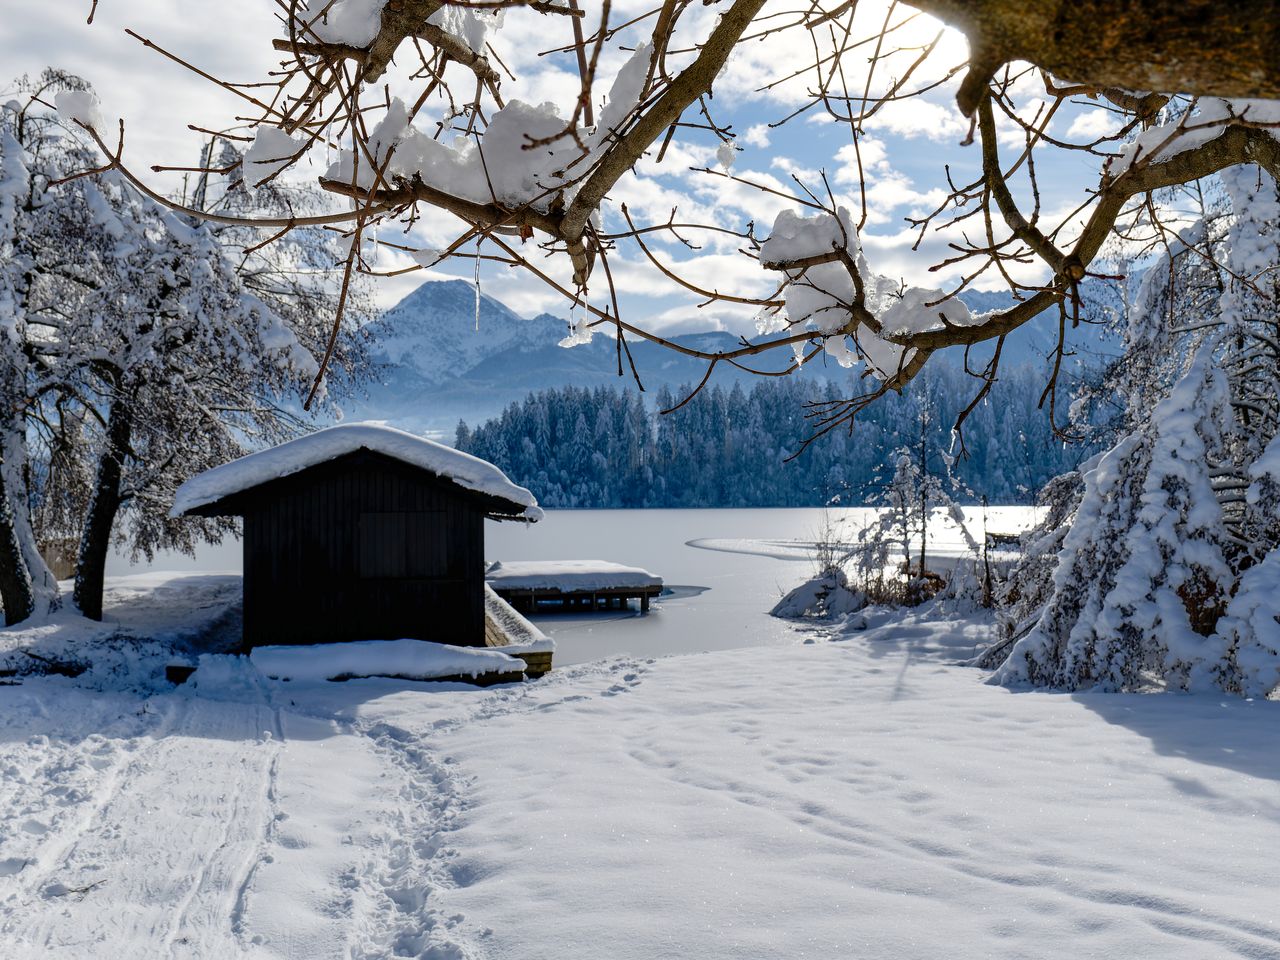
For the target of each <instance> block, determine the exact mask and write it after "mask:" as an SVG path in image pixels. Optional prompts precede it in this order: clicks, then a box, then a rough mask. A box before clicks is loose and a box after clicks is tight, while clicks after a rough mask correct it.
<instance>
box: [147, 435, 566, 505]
mask: <svg viewBox="0 0 1280 960" xmlns="http://www.w3.org/2000/svg"><path fill="white" fill-rule="evenodd" d="M357 450H370V451H372V452H374V453H381V454H384V455H386V456H388V457H392V458H393V459H396V460H400V461H401V462H403V463H407V464H409V465H411V466H415V467H421V468H422V469H424V470H429V471H431V472H432V473H434V474H437V475H438V476H441V477H447V478H448V479H450V480H452V481H453V482H454V483H456V484H458V486H460V487H464V488H465V489H467V490H474V491H475V492H476V493H483V494H487V495H489V496H492V497H498V498H500V499H502V500H507V501H509V502H510V503H512V504H513V505H514V506H516V507H519V508H522V509H517V510H513V511H512V513H511V516H512V517H515V518H517V519H520V520H526V521H529V522H535V521H538V520H541V519H542V517H543V513H542V510H541V508H539V507H538V501H537V500H536V499H535V498H534V496H533V494H532V493H530V492H529V491H528V490H526V489H525V488H524V487H521V486H517V485H516V484H514V483H512V482H511V480H510V478H508V477H507V475H506V474H505V473H503V472H502V471H501V470H499V469H498V468H497V467H495V466H494V465H493V464H492V463H489V462H488V461H487V460H481V459H479V458H478V457H473V456H471V454H469V453H462V452H461V451H459V450H454V449H453V448H452V447H446V446H444V444H440V443H436V442H435V441H434V440H428V439H426V438H425V437H419V436H415V435H414V434H412V433H406V432H405V431H403V430H397V429H395V428H394V427H388V426H385V425H383V424H378V423H344V424H340V425H339V426H336V427H329V428H327V429H325V430H318V431H316V432H315V433H313V434H311V435H310V436H306V437H301V438H299V439H297V440H291V441H289V442H288V443H282V444H280V445H279V446H276V447H271V448H270V449H268V450H262V451H260V452H258V453H251V454H249V455H248V456H247V457H241V458H240V459H239V460H233V461H231V462H230V463H224V464H223V465H222V466H220V467H214V468H213V469H212V470H206V471H205V472H204V473H202V474H199V475H197V476H194V477H192V478H191V479H190V480H188V481H187V482H186V483H184V484H183V485H182V486H180V487H179V488H178V492H177V494H176V495H175V496H174V499H173V509H172V510H170V511H169V516H171V517H180V516H182V515H183V514H185V513H189V512H191V511H192V510H195V509H196V508H197V507H203V506H205V505H207V504H210V503H214V502H216V501H218V500H221V499H223V498H224V497H229V496H231V495H232V494H236V493H240V492H241V491H243V490H248V489H250V488H252V487H256V486H259V485H261V484H264V483H267V482H269V481H271V480H276V479H278V478H280V477H287V476H290V475H291V474H295V473H299V472H301V471H303V470H306V469H307V468H309V467H314V466H316V465H317V464H321V463H326V462H328V461H329V460H336V459H337V458H338V457H342V456H345V455H347V454H349V453H355V452H356V451H357Z"/></svg>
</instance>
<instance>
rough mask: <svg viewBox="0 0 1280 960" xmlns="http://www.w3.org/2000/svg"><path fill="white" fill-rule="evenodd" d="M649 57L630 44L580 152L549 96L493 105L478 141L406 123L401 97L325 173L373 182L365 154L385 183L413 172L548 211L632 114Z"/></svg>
mask: <svg viewBox="0 0 1280 960" xmlns="http://www.w3.org/2000/svg"><path fill="white" fill-rule="evenodd" d="M650 56H651V53H650V48H649V46H648V45H647V44H640V45H639V46H638V47H637V48H636V50H635V51H634V52H633V53H632V55H631V57H630V58H629V59H628V60H627V62H626V63H625V64H624V65H623V66H622V69H621V70H619V72H618V75H617V77H616V78H615V79H614V82H613V85H612V86H611V88H610V91H609V98H608V103H607V104H606V105H605V108H604V110H602V111H601V116H600V122H599V123H598V124H597V125H596V126H595V127H594V128H593V129H591V130H580V131H578V135H579V137H578V139H579V140H580V141H581V143H582V144H583V146H584V147H585V148H586V152H585V153H584V152H583V150H582V149H581V148H580V147H579V146H578V142H577V141H575V139H574V137H572V136H568V135H565V136H561V134H564V133H565V132H566V130H567V128H568V125H569V121H568V119H567V118H566V117H564V116H563V115H562V114H561V113H560V110H559V108H558V107H557V106H556V105H555V104H554V103H550V102H544V103H538V104H534V103H526V102H525V101H523V100H519V99H513V100H511V101H510V102H508V103H507V104H506V105H505V106H504V107H502V108H501V109H499V110H497V111H495V112H494V114H493V116H492V117H491V118H490V119H489V124H488V126H487V127H486V128H485V131H484V136H483V138H481V139H480V140H479V142H477V141H476V140H473V139H470V138H467V137H458V138H456V139H455V140H454V142H452V143H444V142H441V141H439V140H436V139H435V138H434V137H433V136H431V135H429V134H428V133H427V132H425V131H424V130H422V129H420V128H419V127H417V126H414V125H413V124H411V123H410V122H409V111H408V108H407V107H406V106H405V104H404V102H403V101H402V100H400V99H393V100H392V101H391V104H390V106H389V107H388V109H387V112H386V114H384V116H383V117H382V119H381V120H380V121H379V123H378V125H377V126H376V127H375V128H374V131H373V133H372V134H371V135H370V137H369V145H368V154H366V153H365V151H364V150H363V149H362V150H361V152H360V154H359V155H357V154H356V153H354V152H353V151H350V150H345V151H343V152H342V154H341V155H340V156H339V158H338V160H337V162H335V163H334V164H332V165H331V166H330V167H329V169H328V171H327V172H326V173H325V178H326V179H329V180H337V181H340V182H343V183H352V184H355V185H356V186H357V187H360V188H361V189H366V190H368V189H372V188H373V187H374V171H373V169H372V165H371V164H370V162H369V160H370V156H371V157H372V158H373V160H374V161H376V163H377V165H378V167H379V168H385V171H384V172H385V179H386V180H387V181H388V182H394V181H396V180H398V179H403V180H412V179H413V178H414V177H419V178H421V180H422V182H423V183H425V184H426V185H427V186H430V187H434V188H435V189H437V190H440V191H443V192H444V193H446V194H448V195H450V196H454V197H459V198H461V199H464V200H470V201H472V202H475V203H486V204H487V203H492V202H494V201H497V202H498V203H499V204H502V205H503V206H505V207H508V208H516V207H520V206H524V205H526V204H528V205H532V206H533V207H535V208H537V209H538V210H541V211H544V212H545V211H548V210H550V209H551V208H552V207H553V206H555V205H556V203H557V202H558V201H561V200H563V201H566V202H567V201H568V200H570V199H572V196H573V194H574V192H575V191H576V188H577V185H578V183H579V182H580V180H581V178H582V177H583V176H584V175H585V174H587V173H588V172H590V171H591V170H592V169H593V166H594V163H595V161H596V159H598V158H599V156H600V155H601V153H602V152H603V150H604V149H605V148H606V146H607V145H608V143H609V141H610V138H611V137H612V136H613V135H614V133H615V131H616V130H618V129H620V128H621V127H623V126H624V125H625V123H626V121H627V119H628V118H629V117H630V116H631V114H632V112H633V110H634V108H635V106H636V103H637V102H638V98H639V96H640V94H641V92H642V88H643V85H644V81H645V79H646V77H647V76H648V67H649V60H650ZM539 141H545V142H539ZM535 143H537V145H536V146H535V145H534V144H535Z"/></svg>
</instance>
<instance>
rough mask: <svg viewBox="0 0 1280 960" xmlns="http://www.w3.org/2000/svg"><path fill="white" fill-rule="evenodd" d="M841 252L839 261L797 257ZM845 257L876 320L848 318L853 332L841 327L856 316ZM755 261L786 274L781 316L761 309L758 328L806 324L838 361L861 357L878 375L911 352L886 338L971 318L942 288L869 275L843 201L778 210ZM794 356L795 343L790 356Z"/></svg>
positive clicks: (852, 362) (885, 374)
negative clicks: (829, 209)
mask: <svg viewBox="0 0 1280 960" xmlns="http://www.w3.org/2000/svg"><path fill="white" fill-rule="evenodd" d="M840 251H843V254H844V257H843V259H832V260H829V261H828V262H817V263H810V264H808V265H804V263H803V262H804V261H806V260H810V259H812V258H820V257H824V256H829V255H832V254H834V253H837V252H840ZM844 259H847V260H848V261H851V263H852V267H853V269H856V270H857V273H858V276H859V278H860V279H861V281H862V289H863V306H864V307H865V309H866V311H867V312H868V313H870V314H871V316H872V317H873V318H874V320H875V324H874V327H875V329H873V328H872V327H873V325H872V324H870V323H869V322H861V323H857V324H855V326H854V335H853V337H852V338H850V337H848V336H846V335H845V330H846V328H847V327H848V325H849V324H850V323H851V322H852V321H853V319H854V317H855V314H854V312H853V304H854V300H855V298H856V293H857V291H856V288H855V286H854V280H853V276H852V275H851V272H850V265H849V264H848V263H845V262H843V260H844ZM760 263H761V265H762V266H763V267H765V269H768V270H781V271H783V273H785V274H786V276H787V278H788V280H789V282H788V284H787V286H786V292H785V301H786V306H785V310H786V318H785V320H784V319H783V318H782V317H781V316H779V315H778V314H777V313H762V314H761V315H760V316H759V317H757V323H756V326H757V330H758V331H759V332H760V333H762V334H767V333H774V332H778V331H780V330H787V329H798V330H806V329H807V330H813V331H814V332H815V333H817V334H819V335H820V336H821V338H822V345H823V349H824V350H825V352H826V353H827V355H828V356H830V357H831V358H832V359H834V360H835V361H836V362H837V363H838V364H840V366H842V367H854V366H857V365H858V363H859V362H861V361H865V362H866V364H867V365H868V366H869V367H870V368H871V369H872V370H873V371H874V372H875V373H876V375H877V376H879V377H880V378H882V379H886V378H888V377H891V376H893V375H894V374H895V373H896V372H897V371H898V369H899V368H900V367H901V366H902V365H904V364H906V363H907V362H909V361H910V360H911V357H912V355H913V353H914V351H906V350H904V349H903V348H902V347H901V346H900V345H899V344H897V343H895V342H893V340H892V338H895V337H896V338H904V337H909V336H911V335H912V334H918V333H924V332H927V331H930V330H937V329H941V327H942V324H943V323H944V322H945V323H947V324H951V325H953V326H967V325H970V324H973V323H975V322H977V320H975V317H974V316H973V315H972V314H971V313H970V312H969V308H968V306H967V305H965V303H964V302H963V301H961V300H958V299H956V298H955V297H950V296H948V295H947V294H946V293H945V292H943V291H942V290H938V289H924V288H920V287H904V286H903V285H902V284H901V283H899V282H898V281H896V280H893V279H891V278H889V277H884V276H880V275H878V274H876V273H875V272H874V271H873V270H872V269H871V266H870V264H869V263H868V262H867V259H866V257H865V256H864V254H863V251H862V244H861V242H860V240H859V238H858V231H857V227H856V226H855V225H854V222H853V217H852V216H851V215H850V213H849V211H848V210H847V209H845V208H844V207H841V208H840V209H839V210H837V211H836V213H835V215H832V214H830V213H825V212H824V213H817V214H814V215H813V216H808V217H806V216H803V215H800V214H798V213H796V212H795V211H793V210H785V209H784V210H782V211H781V212H779V214H778V215H777V217H776V218H775V219H774V222H773V229H772V230H771V231H770V234H769V238H768V239H767V240H765V242H764V243H763V244H761V246H760ZM797 264H800V265H799V266H797ZM850 341H851V342H852V346H850ZM800 355H801V350H800V348H799V347H798V346H797V348H796V356H797V359H798V358H799V357H800Z"/></svg>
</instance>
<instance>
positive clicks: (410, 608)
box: [174, 424, 541, 648]
mask: <svg viewBox="0 0 1280 960" xmlns="http://www.w3.org/2000/svg"><path fill="white" fill-rule="evenodd" d="M344 431H345V433H343V432H344ZM334 434H338V436H336V437H335V436H333V435H334ZM326 435H329V436H327V437H326ZM313 438H319V442H313V443H311V444H310V447H311V448H312V449H308V441H311V440H313ZM335 440H336V441H337V442H335ZM416 444H423V445H429V446H422V447H418V446H415V445H416ZM293 445H299V448H298V449H295V450H293V451H291V453H290V455H282V454H279V453H277V451H286V450H287V448H289V447H291V446H293ZM273 455H274V462H273V461H272V460H271V458H272V456H273ZM255 458H267V459H266V460H265V461H262V462H259V463H256V464H255V463H253V462H252V461H254V459H255ZM463 458H465V459H463ZM468 461H469V462H468ZM453 468H457V469H458V470H459V471H460V472H461V473H462V474H463V475H462V476H459V475H458V473H457V472H453ZM219 471H222V475H221V476H219ZM282 471H287V472H282ZM264 475H265V478H264ZM184 491H185V494H186V495H185V496H184ZM199 501H204V502H199ZM174 513H175V514H191V515H196V516H205V517H215V516H239V517H243V518H244V645H245V647H246V648H247V647H254V646H262V645H270V644H299V643H308V644H309V643H324V642H334V641H345V640H378V639H397V638H401V637H407V638H414V639H421V640H432V641H436V642H439V643H452V644H459V645H465V646H483V645H484V644H485V596H484V521H485V518H492V519H497V520H523V521H526V522H527V521H532V520H536V519H538V518H539V517H540V516H541V512H540V511H539V510H538V508H537V506H536V503H535V502H534V501H533V498H532V496H531V495H529V493H528V491H527V490H524V488H522V487H517V486H515V485H514V484H512V483H511V482H510V481H509V480H508V479H507V478H506V477H505V475H503V474H502V472H501V471H500V470H498V468H497V467H494V466H493V465H492V464H488V463H486V462H484V461H482V460H477V459H476V458H474V457H467V455H465V454H460V453H458V452H457V451H453V450H450V449H449V448H447V447H443V446H442V445H440V444H434V443H432V442H431V441H428V440H423V439H421V438H419V437H414V436H412V435H410V434H403V433H401V432H400V431H394V430H390V429H389V428H386V427H378V426H372V425H364V424H353V425H351V426H350V427H333V428H330V429H329V430H325V431H320V432H319V433H317V434H313V435H312V437H304V438H303V439H302V440H298V441H293V443H292V444H284V445H282V446H281V447H276V448H273V449H272V450H268V451H264V452H263V453H261V454H253V455H251V456H250V457H246V458H243V459H242V460H239V461H235V462H233V463H231V464H227V465H224V466H223V467H217V468H215V469H214V470H211V471H209V472H208V473H206V474H203V475H201V476H200V477H196V478H194V479H193V480H192V481H190V482H189V484H188V485H186V486H184V488H183V489H181V490H179V494H178V498H177V500H176V502H175V506H174Z"/></svg>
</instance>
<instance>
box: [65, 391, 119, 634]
mask: <svg viewBox="0 0 1280 960" xmlns="http://www.w3.org/2000/svg"><path fill="white" fill-rule="evenodd" d="M132 432H133V402H132V398H131V397H129V396H127V395H125V394H124V393H122V392H119V391H117V394H116V399H115V400H113V401H112V402H111V409H110V411H109V412H108V414H107V443H106V447H105V449H104V450H103V451H102V456H101V458H100V459H99V460H98V476H97V479H96V481H95V483H94V487H93V501H92V502H91V503H90V504H89V514H88V516H87V517H85V523H84V530H83V532H82V533H81V536H80V551H79V556H78V559H77V561H76V586H75V594H74V600H75V604H76V606H77V607H79V608H80V612H81V613H82V614H84V615H85V616H86V617H88V618H89V619H90V620H101V619H102V587H103V580H104V578H105V575H106V568H107V553H108V552H109V550H110V548H111V528H112V526H113V525H114V524H115V519H116V514H117V513H118V512H119V511H120V505H121V502H122V498H121V495H120V480H121V478H122V476H123V475H124V461H125V457H126V456H127V455H128V450H129V439H130V436H131V434H132Z"/></svg>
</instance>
